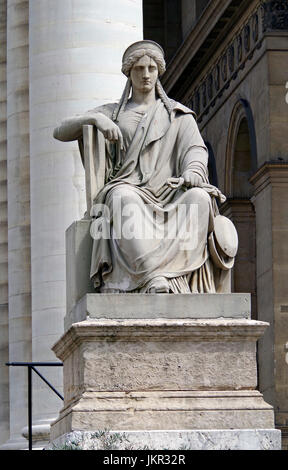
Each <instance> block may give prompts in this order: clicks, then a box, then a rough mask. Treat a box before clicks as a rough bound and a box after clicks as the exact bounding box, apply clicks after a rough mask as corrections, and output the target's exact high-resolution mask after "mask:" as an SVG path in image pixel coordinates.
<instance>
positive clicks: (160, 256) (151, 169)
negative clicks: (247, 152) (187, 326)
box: [54, 40, 232, 293]
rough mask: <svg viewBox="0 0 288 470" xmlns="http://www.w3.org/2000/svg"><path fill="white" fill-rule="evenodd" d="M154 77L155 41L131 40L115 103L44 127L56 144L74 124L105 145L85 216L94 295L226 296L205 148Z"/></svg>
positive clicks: (159, 62)
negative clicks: (90, 233)
mask: <svg viewBox="0 0 288 470" xmlns="http://www.w3.org/2000/svg"><path fill="white" fill-rule="evenodd" d="M164 71H165V61H164V54H163V50H162V48H161V47H160V46H159V45H158V44H157V43H155V42H153V41H147V40H146V41H139V42H136V43H134V44H132V45H131V46H129V47H128V49H127V50H126V51H125V53H124V55H123V62H122V72H123V73H124V74H125V75H126V76H127V84H126V87H125V89H124V92H123V95H122V98H121V99H120V101H119V103H111V104H107V105H103V106H100V107H98V108H95V109H93V110H91V111H88V112H87V113H85V114H83V115H80V116H76V117H73V118H70V119H66V120H64V121H63V122H62V124H61V125H60V126H59V127H58V128H56V129H55V131H54V137H55V138H56V139H59V140H62V141H69V140H74V139H81V136H82V126H83V125H84V124H92V125H94V126H96V128H97V129H98V130H100V131H101V132H102V133H103V134H104V137H105V139H106V184H105V185H104V187H103V188H102V189H101V190H100V192H99V193H98V195H97V197H96V199H95V201H94V202H95V204H96V206H95V207H98V208H99V207H100V206H99V204H100V205H101V207H102V206H103V207H104V206H105V210H104V211H99V212H98V213H97V211H96V212H94V215H95V216H96V217H98V218H97V219H96V222H97V224H96V225H97V227H98V229H99V230H100V232H99V233H102V236H97V237H95V238H97V240H94V242H93V243H94V244H93V252H92V259H91V273H90V275H91V278H92V280H93V282H94V285H95V288H96V289H97V290H98V291H99V292H150V293H151V292H160V293H163V292H166V293H168V292H172V293H188V292H223V291H227V290H229V287H227V273H228V270H227V266H226V264H225V260H226V261H227V260H228V261H229V259H228V258H229V257H228V258H227V259H224V258H225V253H221V256H222V258H221V256H220V258H221V259H222V260H223V266H222V265H221V261H220V265H219V264H218V265H217V263H216V264H215V263H214V262H213V260H212V258H211V253H210V251H211V250H209V248H208V238H209V236H210V235H211V234H212V233H213V230H214V220H215V215H217V205H216V203H215V200H214V196H211V194H209V191H208V192H207V188H208V187H209V181H208V171H207V163H208V153H207V148H206V147H205V144H204V142H203V139H202V137H201V135H200V132H199V130H198V127H197V124H196V121H195V119H194V113H193V111H191V110H190V109H188V108H187V107H185V106H183V105H182V104H180V103H178V102H176V101H174V100H172V99H169V98H168V97H167V95H166V94H165V92H164V90H163V88H162V86H161V83H160V81H159V77H160V76H161V75H162V74H163V73H164ZM175 181H176V182H178V184H174V183H175ZM205 188H206V189H205ZM214 189H215V190H217V188H214ZM216 193H217V191H216ZM214 195H215V192H214ZM216 196H217V194H216ZM218 196H219V193H218ZM180 209H181V210H180ZM107 214H108V215H107ZM104 234H106V236H104ZM107 234H108V236H107ZM214 248H215V243H214ZM216 250H217V247H216ZM223 256H224V258H223ZM231 259H232V258H231ZM231 259H230V261H231ZM228 264H229V263H228ZM230 264H231V263H230ZM229 267H230V266H229ZM221 268H223V269H221Z"/></svg>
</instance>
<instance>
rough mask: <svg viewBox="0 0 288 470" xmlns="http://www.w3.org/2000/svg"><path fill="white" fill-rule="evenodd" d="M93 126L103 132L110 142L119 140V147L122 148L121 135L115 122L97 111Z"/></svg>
mask: <svg viewBox="0 0 288 470" xmlns="http://www.w3.org/2000/svg"><path fill="white" fill-rule="evenodd" d="M95 126H96V127H97V129H99V131H101V132H102V133H103V135H104V137H105V139H107V140H109V141H110V142H119V144H120V148H121V149H123V136H122V133H121V131H120V128H119V127H118V126H117V124H115V122H113V121H112V120H111V119H110V118H108V117H107V116H105V115H104V114H101V113H97V114H96V115H95Z"/></svg>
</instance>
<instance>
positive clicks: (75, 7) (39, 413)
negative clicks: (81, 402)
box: [29, 0, 142, 439]
mask: <svg viewBox="0 0 288 470" xmlns="http://www.w3.org/2000/svg"><path fill="white" fill-rule="evenodd" d="M29 31H30V35H29V41H30V148H31V173H30V175H31V250H32V252H31V254H32V256H31V260H32V332H33V339H32V349H33V360H35V361H36V360H37V361H47V360H55V356H54V354H53V353H52V351H51V346H52V345H53V344H54V343H55V342H56V340H58V339H59V337H60V335H61V334H62V332H63V318H64V314H65V230H66V229H67V227H68V226H69V225H70V224H71V223H72V221H74V220H76V219H80V218H82V217H83V213H84V210H85V192H84V175H83V169H82V166H81V162H80V158H79V154H78V148H77V143H75V142H73V143H70V144H68V143H65V144H64V143H61V142H58V141H56V140H54V139H53V137H52V135H53V128H54V127H55V126H56V125H57V124H59V122H60V121H61V119H62V118H64V117H66V116H69V115H73V114H75V113H77V112H83V111H86V110H87V109H90V108H92V107H94V106H97V105H98V104H100V103H103V102H109V101H111V100H114V99H118V98H119V97H120V94H121V92H122V88H123V85H124V82H125V80H124V78H125V77H123V76H122V75H121V73H120V64H121V57H122V53H123V51H124V49H125V48H126V47H127V46H128V45H129V44H130V43H131V42H133V41H136V40H139V39H141V38H142V1H141V0H136V1H131V0H118V1H117V2H115V1H114V0H105V1H103V0H74V1H73V2H71V0H61V1H59V0H30V25H29ZM43 373H44V375H45V376H46V377H47V378H48V379H50V381H51V382H52V383H53V385H55V386H56V388H58V389H59V390H61V387H62V375H61V371H60V369H58V368H57V369H56V368H54V369H52V368H50V369H49V368H47V369H46V370H44V369H43ZM34 384H35V385H34V389H35V394H34V414H33V417H34V435H35V436H36V434H37V433H39V437H41V436H40V434H41V433H42V437H43V439H45V432H47V431H48V430H49V423H50V422H51V421H52V420H53V419H54V418H55V417H56V415H57V413H58V410H59V408H60V406H62V403H61V401H60V400H59V398H58V397H57V396H56V395H53V393H52V392H51V391H50V390H49V389H47V386H46V385H45V384H43V385H42V384H41V383H40V382H39V381H38V380H37V379H36V378H35V381H34Z"/></svg>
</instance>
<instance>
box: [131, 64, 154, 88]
mask: <svg viewBox="0 0 288 470" xmlns="http://www.w3.org/2000/svg"><path fill="white" fill-rule="evenodd" d="M130 78H131V81H132V87H133V90H135V91H139V92H141V93H148V92H149V91H151V90H152V89H153V88H155V84H156V81H157V78H158V67H157V64H156V62H155V60H153V59H152V58H151V57H149V56H148V55H144V56H143V57H141V58H140V59H139V60H138V61H137V62H135V64H134V65H133V67H132V69H131V71H130Z"/></svg>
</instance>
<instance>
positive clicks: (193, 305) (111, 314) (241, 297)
mask: <svg viewBox="0 0 288 470" xmlns="http://www.w3.org/2000/svg"><path fill="white" fill-rule="evenodd" d="M250 310H251V305H250V294H246V293H244V294H242V293H237V294H177V295H176V294H175V295H173V294H129V293H126V294H86V295H84V296H83V297H82V299H81V300H80V301H79V302H78V304H77V305H76V307H74V308H73V309H72V310H71V312H69V313H68V314H67V315H66V317H65V330H67V329H68V328H69V327H70V326H71V325H72V324H73V323H77V322H80V321H83V320H87V319H93V318H95V319H100V318H101V319H128V318H147V319H148V318H149V319H156V318H169V319H170V318H171V319H177V318H181V319H183V318H189V319H192V318H194V319H200V318H211V319H212V318H235V319H236V318H240V319H241V318H246V319H249V318H250Z"/></svg>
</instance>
